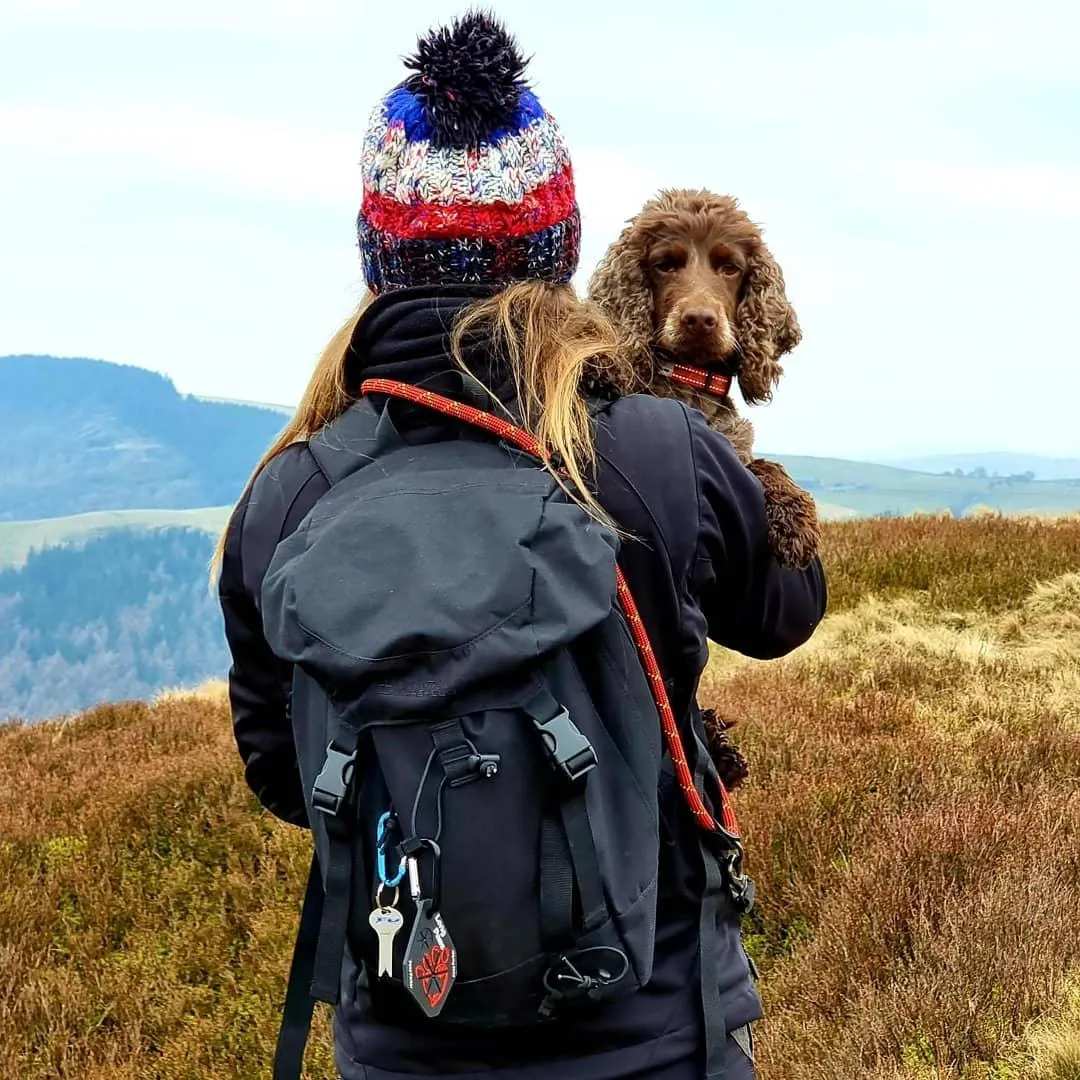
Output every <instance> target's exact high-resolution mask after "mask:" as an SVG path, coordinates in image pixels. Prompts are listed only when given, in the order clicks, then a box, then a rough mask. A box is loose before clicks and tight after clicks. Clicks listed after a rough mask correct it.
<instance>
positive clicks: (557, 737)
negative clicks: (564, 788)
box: [533, 708, 596, 784]
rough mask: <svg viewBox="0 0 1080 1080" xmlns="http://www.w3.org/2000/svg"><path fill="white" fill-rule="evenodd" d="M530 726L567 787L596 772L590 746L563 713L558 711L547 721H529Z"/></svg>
mask: <svg viewBox="0 0 1080 1080" xmlns="http://www.w3.org/2000/svg"><path fill="white" fill-rule="evenodd" d="M533 724H534V725H535V727H536V730H537V731H539V732H540V738H541V739H542V740H543V742H544V749H545V750H546V751H547V754H548V757H549V758H550V759H551V763H552V765H554V766H555V768H556V769H558V771H559V772H560V773H562V775H563V777H564V778H565V779H567V780H569V781H570V783H571V784H576V783H578V782H579V781H580V780H582V779H584V778H585V777H586V776H587V775H588V774H589V773H590V772H592V770H593V769H595V768H596V751H595V750H594V749H593V745H592V743H591V742H589V740H588V739H586V738H585V736H584V735H582V733H581V731H580V729H579V728H578V726H577V724H575V723H574V721H573V720H571V719H570V714H569V713H568V712H567V711H566V709H563V708H560V709H559V711H558V712H557V713H556V714H555V715H554V716H553V717H552V718H551V719H550V720H537V719H536V718H535V717H533Z"/></svg>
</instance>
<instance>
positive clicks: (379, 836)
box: [375, 810, 405, 889]
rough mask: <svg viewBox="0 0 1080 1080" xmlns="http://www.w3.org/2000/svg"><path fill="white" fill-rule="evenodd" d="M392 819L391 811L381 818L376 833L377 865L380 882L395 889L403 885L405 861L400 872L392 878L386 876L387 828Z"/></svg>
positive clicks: (401, 864) (402, 862)
mask: <svg viewBox="0 0 1080 1080" xmlns="http://www.w3.org/2000/svg"><path fill="white" fill-rule="evenodd" d="M390 818H391V814H390V811H389V810H387V811H386V812H385V813H384V814H383V815H382V817H380V818H379V825H378V828H377V829H376V832H375V863H376V867H377V869H378V872H379V880H380V881H381V882H382V883H383V885H385V886H386V887H387V888H388V889H393V888H394V887H395V886H397V885H400V884H401V879H402V878H403V877H404V876H405V860H404V859H402V860H401V863H400V865H399V866H398V872H397V873H396V874H395V875H394V876H393V877H392V878H391V877H387V876H386V832H387V826H389V824H390Z"/></svg>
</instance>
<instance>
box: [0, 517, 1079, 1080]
mask: <svg viewBox="0 0 1080 1080" xmlns="http://www.w3.org/2000/svg"><path fill="white" fill-rule="evenodd" d="M826 561H827V563H828V566H829V569H830V574H831V580H832V610H831V612H830V615H829V616H828V618H827V620H826V622H825V624H824V626H823V627H822V629H821V631H820V632H819V634H818V635H817V636H816V637H815V639H814V640H813V641H812V642H811V643H810V644H809V645H808V646H806V647H805V648H804V649H802V650H800V651H799V652H798V653H796V654H795V655H793V656H792V657H789V658H788V659H786V660H783V661H779V662H775V663H768V664H765V663H756V662H752V661H745V660H741V659H739V658H735V657H731V656H729V655H727V654H720V653H718V654H717V656H716V657H715V659H714V662H713V665H712V666H711V668H710V671H709V673H708V676H707V681H706V684H705V686H704V687H703V697H704V698H705V699H706V700H708V701H709V702H710V703H712V704H715V705H716V706H717V707H718V708H719V709H721V711H722V712H723V713H724V714H726V715H728V716H730V717H732V718H737V719H738V720H739V724H738V726H737V728H736V731H735V734H736V737H737V741H738V742H739V743H740V745H741V746H742V747H743V749H744V750H745V751H746V753H747V754H748V756H749V758H750V760H751V768H752V772H751V778H750V780H749V781H748V782H747V783H746V784H745V785H744V786H743V787H742V788H740V790H739V791H738V792H737V795H736V798H737V806H738V810H739V813H740V817H741V820H742V822H743V826H744V829H745V831H746V832H747V834H748V837H749V850H750V869H751V872H752V873H753V875H754V877H755V878H756V880H757V883H758V886H759V903H758V906H757V907H756V908H755V910H754V912H753V913H752V915H751V917H750V919H749V920H748V925H747V930H748V940H749V945H750V948H751V949H752V951H753V952H754V954H755V956H756V958H757V959H758V961H759V963H760V966H761V968H762V975H763V983H762V987H763V994H764V996H765V999H766V1002H767V1006H768V1012H769V1018H768V1020H767V1022H765V1023H764V1024H762V1025H761V1028H760V1032H759V1038H760V1048H761V1049H760V1057H761V1063H762V1064H761V1076H762V1077H763V1080H838V1078H840V1077H844V1078H849V1077H851V1078H854V1077H858V1078H860V1080H864V1078H865V1080H892V1078H897V1077H904V1078H908V1080H943V1078H950V1080H1077V1077H1078V1076H1080V935H1078V934H1077V933H1076V913H1077V911H1078V910H1080V790H1078V788H1077V783H1076V777H1077V763H1078V761H1080V725H1078V716H1080V574H1078V573H1077V568H1078V567H1080V519H1073V520H1070V521H1063V522H1058V523H1050V522H1032V521H1008V520H999V519H985V520H971V521H962V522H957V521H950V520H930V519H917V520H914V521H895V522H894V521H874V522H853V523H846V524H838V525H832V526H830V527H829V528H828V529H827V533H826ZM305 841H306V838H305V836H304V834H302V833H300V832H299V831H297V830H293V829H290V828H287V827H285V826H279V825H277V824H276V823H274V822H273V821H271V819H270V818H268V817H267V816H266V815H265V814H262V813H260V812H259V811H258V810H257V807H256V805H255V803H254V800H253V799H252V797H251V796H250V795H249V794H248V792H247V790H246V789H245V787H244V786H243V782H242V779H241V775H240V768H239V763H238V761H237V759H236V756H235V752H234V749H233V746H232V740H231V735H230V731H229V722H228V713H227V707H226V704H225V701H224V697H223V695H222V692H221V689H220V688H211V689H209V690H208V691H207V692H206V693H205V694H204V695H202V696H190V695H188V696H180V697H165V698H162V699H160V700H158V701H157V702H155V703H154V704H152V705H144V704H135V703H127V704H119V705H113V706H105V707H102V708H98V709H95V710H93V711H91V712H89V713H87V714H85V715H83V716H81V717H79V718H77V719H75V720H73V721H71V722H68V723H65V724H62V725H57V724H45V725H39V726H37V727H34V728H25V727H12V728H9V729H6V730H0V882H2V883H3V884H0V956H2V957H3V962H2V963H0V1076H4V1077H9V1076H10V1077H13V1078H19V1080H46V1078H48V1080H69V1078H70V1080H75V1078H78V1080H144V1078H147V1080H148V1078H155V1080H196V1078H208V1077H210V1078H215V1080H229V1078H245V1080H247V1078H250V1080H255V1078H261V1077H265V1076H266V1075H268V1068H267V1062H268V1061H269V1058H270V1055H271V1052H272V1047H273V1040H274V1037H275V1033H276V1017H277V1011H278V1010H279V1008H280V1004H281V1000H282V995H283V992H284V977H285V971H286V967H287V963H288V957H289V951H290V948H291V937H292V934H293V932H294V930H295V919H296V915H297V909H298V902H299V896H300V892H301V888H302V882H303V878H304V873H305V871H306V860H307V846H306V842H305ZM308 1066H309V1072H308V1076H309V1077H310V1078H311V1080H315V1078H319V1080H323V1078H326V1080H328V1078H330V1077H332V1076H333V1075H334V1074H333V1071H332V1068H331V1064H330V1057H329V1048H328V1033H327V1028H326V1018H325V1015H323V1016H322V1017H321V1020H320V1025H319V1028H318V1032H317V1035H316V1039H315V1044H314V1046H313V1048H312V1051H311V1052H310V1054H309V1059H308Z"/></svg>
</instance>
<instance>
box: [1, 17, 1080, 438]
mask: <svg viewBox="0 0 1080 1080" xmlns="http://www.w3.org/2000/svg"><path fill="white" fill-rule="evenodd" d="M465 6H467V5H466V4H465V3H464V2H463V3H462V4H460V5H457V8H460V9H463V8H464V7H465ZM494 6H495V7H496V9H497V10H499V11H500V12H502V13H503V14H505V15H506V16H507V18H508V20H509V22H510V23H511V25H512V27H513V29H514V30H515V31H516V32H517V33H518V34H519V36H520V38H521V40H522V42H523V44H524V45H525V47H526V48H527V50H529V51H532V52H535V54H536V55H535V60H534V62H533V66H532V74H533V77H534V80H535V83H536V85H537V89H538V91H539V93H540V96H541V98H542V100H544V102H545V103H546V104H547V105H548V106H549V107H550V108H552V109H553V110H554V111H555V112H556V113H557V115H558V117H559V120H560V122H561V123H562V125H563V127H564V129H565V131H566V133H567V137H568V139H569V141H570V145H571V147H572V149H573V152H574V160H575V167H576V172H577V177H578V187H579V197H580V200H581V204H582V210H583V216H584V222H585V237H584V248H583V265H582V273H581V275H580V280H581V281H582V282H583V281H584V279H585V278H586V277H587V275H588V272H589V270H590V269H591V267H592V265H593V264H594V263H595V261H596V259H597V258H599V256H600V254H601V253H602V251H603V250H604V248H605V247H606V245H607V243H608V242H609V241H610V240H612V239H613V238H614V237H615V236H616V235H617V233H618V232H619V230H620V229H621V227H622V224H623V222H624V220H625V219H626V218H627V217H629V216H630V215H632V214H633V213H634V212H635V211H636V209H637V208H638V207H639V206H640V204H641V202H642V201H644V199H645V198H647V197H648V196H649V195H651V194H652V193H653V192H654V191H655V190H656V189H657V188H659V187H661V186H668V185H697V184H705V185H708V186H711V187H714V188H717V189H720V190H725V191H733V192H735V193H736V194H738V195H740V196H741V198H742V201H743V203H744V206H745V207H746V209H747V210H748V211H749V212H750V213H751V215H752V216H753V217H754V218H755V219H757V220H760V221H763V222H764V223H765V225H766V230H767V237H768V240H769V242H770V244H771V246H772V247H773V250H774V252H775V253H776V254H777V255H778V257H780V259H781V261H782V263H783V265H784V268H785V274H786V276H787V280H788V283H789V288H790V292H791V295H792V297H793V298H794V300H795V302H796V304H797V306H798V309H799V314H800V318H801V320H802V322H803V325H804V328H805V330H806V339H805V342H804V344H803V345H801V346H800V348H799V349H798V350H797V352H796V354H795V355H794V356H793V357H792V358H791V359H790V363H789V364H788V368H789V375H788V377H787V378H786V379H785V380H784V383H783V385H782V386H781V388H780V391H779V393H778V395H777V400H776V402H775V404H774V405H772V406H771V407H769V408H768V409H762V410H756V411H755V412H754V413H753V416H754V419H755V421H756V422H757V424H758V427H759V435H760V439H761V441H762V442H763V443H765V444H767V445H772V446H775V447H780V448H781V449H787V450H802V451H805V452H819V453H837V452H843V451H844V450H845V449H848V450H851V451H854V450H866V449H874V448H875V447H877V448H889V449H891V448H893V447H896V446H900V445H904V444H906V445H909V446H917V445H919V444H920V443H922V444H927V445H928V444H933V443H940V442H941V441H943V438H944V436H945V435H946V434H948V436H949V440H950V441H963V439H964V438H967V439H969V440H970V441H971V442H972V443H981V444H984V445H994V444H995V443H997V444H998V445H1001V444H1004V443H1011V444H1013V445H1023V444H1025V443H1026V444H1027V445H1029V446H1031V447H1038V446H1042V447H1043V448H1045V449H1048V450H1050V449H1058V450H1060V449H1063V447H1062V446H1060V445H1059V444H1060V443H1061V442H1062V441H1068V440H1069V439H1070V438H1071V439H1073V440H1074V441H1075V436H1072V435H1071V434H1070V433H1071V432H1072V431H1073V430H1074V429H1075V422H1074V420H1073V418H1072V412H1073V407H1072V402H1073V400H1074V398H1075V393H1076V392H1077V391H1078V390H1080V385H1078V381H1077V380H1078V376H1077V374H1076V369H1075V364H1074V358H1073V357H1072V355H1071V354H1070V351H1069V345H1068V343H1069V342H1071V340H1072V335H1073V330H1072V325H1071V323H1072V321H1073V316H1072V308H1073V306H1074V300H1073V297H1074V294H1075V292H1076V289H1077V287H1078V285H1080V278H1078V273H1080V272H1078V270H1077V263H1076V260H1075V251H1076V250H1077V249H1080V148H1078V147H1077V139H1076V134H1075V130H1074V127H1075V112H1076V109H1077V108H1078V107H1080V105H1078V102H1080V75H1078V74H1077V70H1076V68H1075V59H1074V45H1073V43H1074V41H1075V39H1076V36H1077V33H1078V32H1080V8H1076V7H1074V6H1072V5H1069V4H1067V3H1065V2H1064V0H1062V2H1060V3H1054V2H1052V0H1031V2H1029V3H1026V4H1024V5H1023V6H1021V7H1017V6H1015V5H1014V4H1012V3H1008V4H1007V3H1005V2H1004V0H988V2H983V0H950V2H949V3H948V4H943V3H940V2H939V0H895V2H894V0H880V2H876V3H874V4H865V3H855V2H851V0H822V2H821V3H820V4H818V5H815V6H814V7H813V9H809V8H807V7H806V5H805V4H803V3H801V0H771V2H770V3H769V4H766V5H757V6H746V5H743V6H742V7H737V6H736V5H734V4H717V3H716V0H686V2H685V3H684V5H683V7H682V8H681V9H680V10H681V11H682V13H683V14H682V18H679V19H673V18H671V17H670V15H669V13H668V12H667V11H666V10H661V9H658V8H657V7H656V5H655V3H654V2H652V0H624V2H623V3H621V4H620V5H618V6H617V9H616V8H612V7H610V6H607V5H604V6H602V7H600V8H597V7H594V8H591V9H590V8H587V7H584V6H582V5H581V4H580V3H571V2H570V0H551V2H550V3H549V4H546V5H535V4H525V3H523V2H522V0H505V2H496V3H495V5H494ZM447 11H448V8H447V4H446V2H445V0H416V2H414V3H413V4H411V5H408V7H407V8H405V7H399V8H394V7H389V8H383V9H380V13H379V16H378V18H375V17H373V13H372V10H371V7H370V5H363V4H358V3H356V2H355V0H349V2H346V0H260V2H258V3H256V2H255V0H232V2H229V0H191V2H190V3H187V4H183V5H161V4H147V3H145V2H137V0H95V2H94V3H90V2H89V0H0V144H2V145H3V147H4V152H5V155H4V156H5V164H4V169H3V170H2V171H0V234H2V235H3V237H4V248H3V252H4V257H3V260H2V261H0V295H2V296H3V297H4V317H3V319H2V320H0V352H2V351H10V350H13V349H19V350H21V349H26V350H54V351H59V352H67V353H92V354H96V355H99V356H103V357H105V358H108V359H115V360H124V361H130V362H137V363H142V364H145V365H147V366H151V367H157V368H160V369H162V370H165V371H167V372H168V373H170V374H171V375H173V376H174V377H175V378H176V380H177V382H178V383H179V384H180V385H181V387H182V388H184V389H189V390H193V391H200V392H207V393H223V394H232V395H235V396H248V397H251V396H258V397H264V398H266V397H269V398H276V399H279V400H284V401H289V400H295V398H296V396H297V395H298V394H299V391H300V388H301V387H302V385H303V382H304V380H305V379H306V375H307V371H308V370H309V367H310V362H311V360H312V359H313V357H314V355H315V354H316V353H317V351H318V348H319V347H320V345H321V344H322V342H323V340H324V339H325V337H326V336H328V335H329V333H330V332H331V331H332V330H333V328H334V325H335V323H336V322H337V321H338V320H339V319H340V318H342V317H343V315H344V314H345V313H346V312H347V311H348V309H349V307H350V306H351V304H352V302H353V301H354V299H355V296H356V294H357V292H358V289H359V284H358V281H357V275H358V262H357V259H356V253H355V249H354V246H353V244H354V241H353V232H352V219H353V216H354V214H355V208H356V202H357V198H358V195H359V186H360V181H359V170H358V166H357V159H358V156H359V145H360V137H361V134H362V129H363V125H364V121H365V119H366V116H367V113H368V110H369V108H370V105H371V103H372V101H373V99H374V98H375V96H376V95H377V94H379V93H382V92H385V90H387V89H388V88H389V86H390V85H391V84H392V81H393V80H394V79H396V78H399V77H401V74H402V71H401V68H400V65H399V63H398V59H397V57H398V55H399V54H400V53H401V52H403V51H406V50H407V49H409V48H410V47H411V45H412V42H413V40H414V37H415V34H416V32H417V31H419V30H421V29H423V28H424V26H425V25H427V24H428V23H430V22H432V21H434V20H436V19H437V18H439V17H440V16H444V15H445V14H446V13H447ZM568 27H569V28H572V29H570V30H568ZM174 39H175V44H174V43H173V42H174ZM54 42H59V43H62V44H63V58H64V59H63V63H60V62H58V61H57V60H56V52H55V50H54V47H53V46H54ZM995 95H996V96H995ZM1025 95H1028V97H1030V100H1028V98H1026V97H1025ZM995 101H997V102H1000V101H1006V102H1008V103H1009V105H1010V108H1011V109H1012V112H1011V113H1010V114H1009V115H1008V116H1001V115H998V111H997V106H995V105H994V102H995ZM1055 108H1056V109H1059V110H1060V115H1061V118H1062V119H1061V123H1062V130H1061V134H1060V137H1057V135H1056V133H1055V132H1054V130H1053V117H1051V116H1049V115H1048V113H1049V110H1051V109H1055ZM1070 115H1071V116H1072V126H1071V127H1069V126H1068V120H1067V118H1068V117H1069V116H1070ZM1036 121H1037V122H1038V123H1036ZM1039 124H1041V125H1043V127H1044V128H1045V129H1046V133H1045V134H1044V136H1043V142H1042V143H1037V142H1036V141H1033V140H1034V135H1033V134H1032V133H1033V132H1034V131H1035V130H1036V129H1037V128H1038V126H1039ZM1031 312H1036V313H1037V316H1034V315H1032V314H1029V313H1031ZM60 313H62V316H61V315H60ZM1018 367H1022V368H1023V370H1024V372H1025V377H1024V378H1022V379H1018V380H1016V386H1015V389H1014V390H1012V391H1009V392H1006V393H1003V391H1002V387H1003V386H1007V385H1008V384H1009V381H1010V379H1011V378H1012V376H1013V374H1014V373H1015V372H1016V371H1017V369H1018ZM913 386H914V387H915V388H916V389H913ZM1026 386H1030V387H1033V388H1037V391H1038V393H1036V391H1035V390H1034V389H1033V390H1032V391H1028V392H1029V393H1031V394H1032V396H1033V397H1035V398H1036V403H1035V404H1033V405H1031V406H1026V405H1025V407H1023V408H1016V407H1012V406H1013V401H1014V400H1017V399H1019V398H1021V397H1022V396H1025V387H1026ZM253 387H258V393H257V394H253V393H252V388H253ZM1074 449H1075V448H1074Z"/></svg>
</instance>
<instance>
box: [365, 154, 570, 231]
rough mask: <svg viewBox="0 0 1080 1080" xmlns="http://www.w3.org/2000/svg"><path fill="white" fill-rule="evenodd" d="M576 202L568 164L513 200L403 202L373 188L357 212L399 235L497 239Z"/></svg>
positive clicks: (556, 217) (547, 222)
mask: <svg viewBox="0 0 1080 1080" xmlns="http://www.w3.org/2000/svg"><path fill="white" fill-rule="evenodd" d="M575 205H576V199H575V196H574V174H573V172H572V170H571V168H570V166H567V167H566V169H565V170H564V171H563V172H561V173H559V175H558V176H556V177H554V178H553V179H551V180H549V181H548V182H547V183H546V184H542V185H541V186H540V187H538V188H536V189H535V190H533V191H530V192H528V193H527V194H526V195H525V197H524V198H523V199H522V200H521V202H516V203H505V202H496V203H454V204H451V205H441V204H439V203H425V202H414V203H401V202H398V201H397V200H396V199H391V198H389V197H388V196H386V195H380V194H378V193H377V192H369V193H365V194H364V201H363V204H362V206H361V213H362V214H363V215H364V217H365V218H366V219H367V222H368V225H370V226H371V227H372V228H373V229H377V230H378V231H379V232H385V233H389V234H390V235H391V236H395V237H397V238H398V239H401V240H427V239H431V238H432V237H435V236H446V237H461V236H477V237H482V238H484V239H499V238H500V237H504V236H528V235H529V234H530V233H535V232H539V231H540V230H541V229H546V228H548V227H549V226H551V225H557V224H558V223H559V222H560V221H565V220H566V219H567V218H568V217H569V216H570V215H571V214H572V213H573V212H574V206H575Z"/></svg>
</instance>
